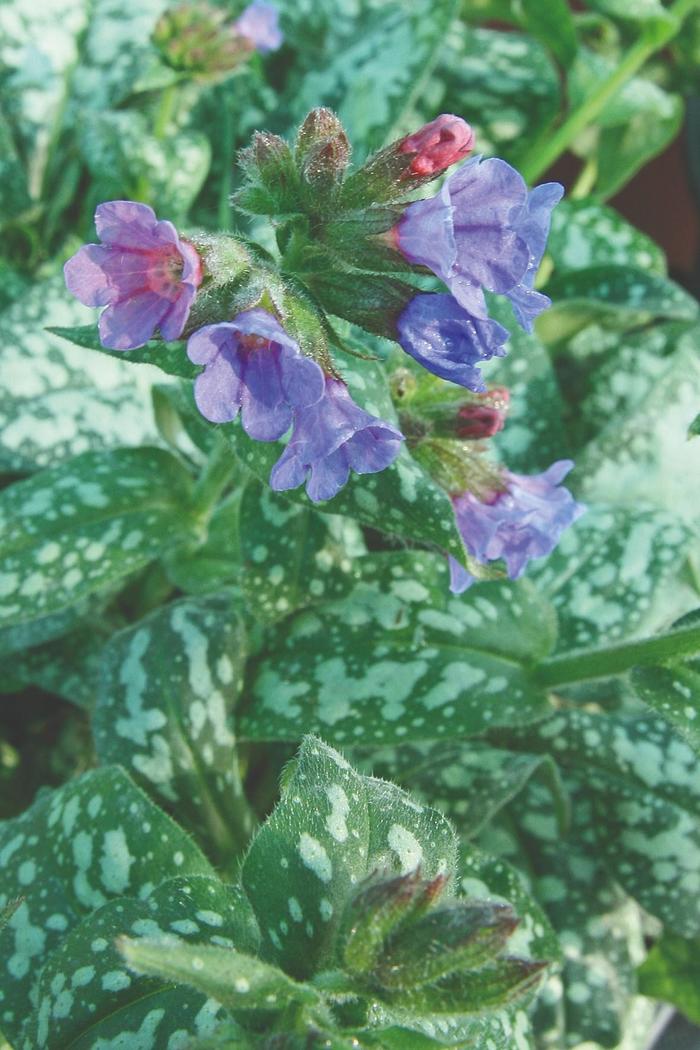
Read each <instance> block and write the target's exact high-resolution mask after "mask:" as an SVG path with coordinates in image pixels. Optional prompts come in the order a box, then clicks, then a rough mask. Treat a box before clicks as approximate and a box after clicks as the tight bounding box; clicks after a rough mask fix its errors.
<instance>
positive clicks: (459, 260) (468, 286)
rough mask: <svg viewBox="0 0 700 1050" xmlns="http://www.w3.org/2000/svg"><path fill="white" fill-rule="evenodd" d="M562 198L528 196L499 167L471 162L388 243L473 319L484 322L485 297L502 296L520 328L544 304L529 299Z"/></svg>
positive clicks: (416, 206) (542, 190) (414, 209)
mask: <svg viewBox="0 0 700 1050" xmlns="http://www.w3.org/2000/svg"><path fill="white" fill-rule="evenodd" d="M562 193H563V190H562V188H561V186H559V185H558V183H546V184H544V185H542V186H538V187H536V189H534V190H532V191H531V192H528V189H527V186H526V185H525V182H524V180H523V178H522V176H521V175H520V174H519V173H518V172H517V171H516V170H515V168H512V167H511V166H510V164H506V162H505V161H503V160H499V159H498V158H495V157H492V158H489V159H488V160H483V159H482V158H481V157H474V158H473V159H472V160H468V161H467V162H466V163H465V164H463V165H462V167H461V168H459V169H458V170H457V171H455V172H454V174H452V175H450V177H449V178H448V179H446V180H445V182H444V183H443V185H442V187H441V189H440V191H439V192H438V193H437V194H436V195H435V196H434V197H431V198H429V199H427V200H421V201H414V203H412V204H409V205H408V207H407V208H406V210H405V212H404V214H403V215H402V217H401V219H400V220H399V222H398V223H397V225H396V227H395V230H394V238H395V243H396V246H397V247H398V249H399V250H400V251H401V252H402V254H403V255H404V256H405V257H406V258H407V259H408V260H409V261H410V262H412V263H414V264H417V265H421V266H427V267H428V268H429V269H430V270H432V271H433V273H434V274H436V275H437V276H438V277H439V278H440V279H441V280H442V281H444V282H445V284H446V285H447V287H448V288H449V290H450V291H451V292H452V294H453V295H454V297H455V299H456V300H457V302H458V303H459V304H460V306H462V307H463V308H464V309H465V310H466V311H467V313H469V314H470V315H471V316H472V317H473V318H477V319H482V320H485V319H486V318H487V317H488V310H487V307H486V302H485V299H484V291H489V292H496V293H499V294H502V295H508V296H509V298H510V299H511V301H512V302H513V305H514V308H515V312H516V316H517V318H518V321H519V322H520V323H521V324H522V325H523V327H525V328H528V329H529V327H531V325H532V319H533V317H535V316H536V315H537V314H538V313H539V312H540V311H541V310H543V309H544V308H545V306H547V305H548V304H549V300H547V298H546V296H540V295H539V293H537V292H535V291H533V289H532V285H533V282H534V278H535V274H536V272H537V268H538V266H539V264H540V262H541V260H542V255H543V253H544V248H545V244H546V241H547V235H548V232H549V220H550V214H551V211H552V208H553V207H554V205H555V204H556V203H557V201H558V200H559V199H560V198H561V195H562Z"/></svg>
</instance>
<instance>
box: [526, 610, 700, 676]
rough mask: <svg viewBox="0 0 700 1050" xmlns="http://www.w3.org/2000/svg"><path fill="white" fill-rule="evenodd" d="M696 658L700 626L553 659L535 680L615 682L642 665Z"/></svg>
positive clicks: (540, 666)
mask: <svg viewBox="0 0 700 1050" xmlns="http://www.w3.org/2000/svg"><path fill="white" fill-rule="evenodd" d="M696 654H700V624H692V625H691V626H689V627H680V628H678V629H677V630H675V631H667V632H666V633H665V634H658V635H655V636H654V637H653V638H640V639H639V640H638V641H633V642H622V643H620V645H608V646H603V647H601V648H599V649H582V650H581V651H580V652H576V653H565V654H564V655H563V656H553V657H552V658H551V659H549V660H544V661H543V662H542V663H541V664H540V665H539V667H538V668H537V670H536V671H535V677H536V678H537V680H538V681H539V682H540V683H541V684H542V685H546V686H552V687H553V686H557V685H565V684H567V683H570V682H583V681H587V680H590V679H593V678H611V677H612V676H614V675H619V674H624V673H625V671H629V670H630V668H632V667H637V666H639V665H647V664H658V663H663V662H664V661H665V660H673V659H678V658H681V657H684V656H694V655H696Z"/></svg>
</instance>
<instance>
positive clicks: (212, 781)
mask: <svg viewBox="0 0 700 1050" xmlns="http://www.w3.org/2000/svg"><path fill="white" fill-rule="evenodd" d="M245 654H246V640H245V631H244V628H243V624H242V622H241V619H240V617H239V615H238V613H237V612H236V610H235V607H234V605H233V603H232V600H231V597H230V595H226V594H225V593H224V594H222V595H219V596H217V597H212V598H209V599H207V600H199V601H195V600H185V601H178V602H174V603H173V604H171V605H166V606H163V607H162V608H160V609H157V610H156V611H155V612H153V613H152V614H151V615H150V616H148V617H146V618H145V619H144V620H140V621H139V622H138V623H136V624H134V625H133V626H132V627H128V628H127V629H126V630H124V631H121V632H120V633H119V634H116V635H114V636H113V637H112V639H111V640H110V641H109V642H108V643H107V645H106V646H105V648H104V649H103V651H102V657H101V661H100V678H99V690H98V698H97V704H96V707H95V711H94V715H93V731H94V734H95V747H96V750H97V754H98V756H99V758H100V760H101V761H102V762H104V763H106V764H109V763H120V764H121V765H123V766H124V767H125V768H126V769H128V770H129V772H130V773H131V774H132V776H133V777H134V779H135V780H136V781H137V782H138V783H140V784H141V785H142V786H143V787H144V788H145V789H146V790H147V791H148V792H149V793H150V794H152V795H154V796H155V797H156V798H157V799H158V801H159V802H160V804H161V805H164V806H165V807H166V808H167V809H170V810H171V811H172V812H173V814H174V815H176V816H177V819H178V820H179V821H180V822H181V823H183V824H184V825H185V826H186V827H190V828H191V829H192V831H193V832H194V834H195V836H196V837H197V838H198V839H199V840H200V841H203V842H204V843H206V844H207V846H208V848H209V849H211V850H213V851H214V854H215V856H216V857H217V859H218V861H219V862H220V863H221V862H224V861H225V860H228V859H230V857H231V855H233V854H234V853H236V852H237V851H240V850H241V849H242V846H243V845H244V843H245V838H246V837H247V834H248V833H249V832H250V828H251V823H250V818H249V816H248V815H247V813H248V811H247V806H246V804H245V801H244V799H243V788H242V784H241V780H240V776H239V771H238V761H237V755H236V750H235V743H236V738H235V736H234V733H233V727H232V722H231V712H232V710H233V707H234V706H235V703H236V700H237V697H238V694H239V692H240V688H241V682H242V676H243V667H244V663H245ZM241 814H243V815H241Z"/></svg>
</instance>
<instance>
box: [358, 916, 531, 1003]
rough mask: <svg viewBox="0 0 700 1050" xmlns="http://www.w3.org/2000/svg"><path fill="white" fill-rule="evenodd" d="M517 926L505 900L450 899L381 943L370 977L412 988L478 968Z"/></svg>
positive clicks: (386, 985) (396, 986) (395, 986)
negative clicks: (469, 900) (380, 950)
mask: <svg viewBox="0 0 700 1050" xmlns="http://www.w3.org/2000/svg"><path fill="white" fill-rule="evenodd" d="M517 925H518V920H517V918H516V916H515V915H514V914H513V911H512V909H511V908H509V907H508V906H507V905H504V904H494V903H490V902H484V903H482V902H479V903H474V904H468V903H466V902H455V903H453V904H451V905H448V906H446V907H443V908H438V909H435V910H434V911H432V912H429V913H428V914H427V915H425V916H423V918H422V919H420V920H419V921H418V922H416V923H409V924H406V925H404V926H403V927H402V929H401V930H400V931H399V932H398V933H397V934H396V935H395V937H393V938H392V939H391V940H390V941H389V943H388V944H387V945H386V948H385V951H384V953H383V954H382V956H381V958H380V960H379V963H378V965H377V967H376V968H375V971H374V972H375V976H376V979H377V981H378V982H379V984H381V985H382V987H383V988H391V989H400V988H412V987H414V986H416V985H422V984H426V983H427V982H432V981H436V980H438V979H439V978H441V977H444V976H446V975H447V974H450V973H453V972H454V971H456V970H469V969H474V968H475V967H479V966H483V965H484V964H485V963H487V962H489V961H490V960H492V959H494V958H495V957H496V956H497V955H499V954H500V953H501V951H502V950H503V949H504V948H505V946H506V942H507V941H508V938H509V937H510V935H511V934H512V933H513V931H514V930H515V928H516V927H517Z"/></svg>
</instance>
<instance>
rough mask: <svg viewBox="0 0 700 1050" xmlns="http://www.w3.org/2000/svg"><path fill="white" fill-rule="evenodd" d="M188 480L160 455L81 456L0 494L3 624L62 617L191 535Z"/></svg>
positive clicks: (0, 607) (174, 461)
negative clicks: (78, 604) (56, 614)
mask: <svg viewBox="0 0 700 1050" xmlns="http://www.w3.org/2000/svg"><path fill="white" fill-rule="evenodd" d="M190 489H191V482H190V477H189V475H188V474H187V472H186V471H185V469H184V467H183V466H182V464H181V463H180V461H179V460H177V459H176V458H175V457H174V456H172V455H171V454H170V453H168V452H165V451H163V450H161V449H156V448H140V449H119V450H116V449H115V450H114V451H113V452H85V453H83V455H81V456H76V457H75V459H72V460H70V461H69V462H67V463H62V464H59V465H58V466H56V467H49V468H48V469H46V470H44V471H41V472H40V473H38V474H35V475H34V476H33V477H31V478H28V479H27V480H25V481H19V482H16V483H15V484H14V485H10V486H9V487H8V488H6V489H4V490H3V491H2V493H0V525H1V527H2V538H1V539H0V624H2V626H10V625H13V624H22V623H26V622H27V621H31V620H35V619H38V618H40V617H45V616H48V615H49V614H51V613H56V612H60V611H61V610H63V609H65V608H67V607H68V606H71V605H74V604H75V603H76V602H79V601H80V600H81V599H83V598H85V597H86V596H88V595H90V594H93V593H95V592H96V591H100V590H102V589H104V588H105V587H108V586H111V585H112V584H114V583H115V582H118V581H120V580H121V579H123V578H124V577H126V576H127V575H128V574H129V573H132V572H135V571H136V570H137V569H140V568H142V567H143V566H144V565H146V564H147V563H148V562H149V561H151V560H152V559H153V558H155V557H157V556H158V555H159V554H161V553H163V551H165V550H167V549H168V548H169V547H173V546H176V545H177V544H178V543H181V542H183V541H184V540H185V539H186V538H187V537H188V536H191V535H193V533H194V532H195V527H194V523H193V520H192V519H191V518H190V516H189V514H188V506H189V499H190Z"/></svg>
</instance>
